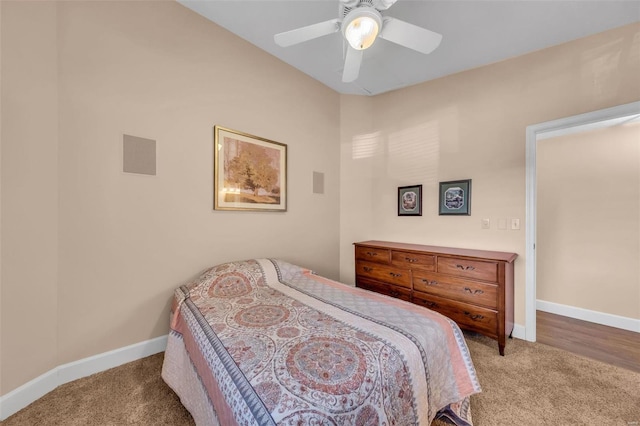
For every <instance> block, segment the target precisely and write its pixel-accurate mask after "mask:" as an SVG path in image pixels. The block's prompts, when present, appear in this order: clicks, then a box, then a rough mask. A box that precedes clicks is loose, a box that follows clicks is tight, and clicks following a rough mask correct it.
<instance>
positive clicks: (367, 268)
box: [362, 266, 373, 272]
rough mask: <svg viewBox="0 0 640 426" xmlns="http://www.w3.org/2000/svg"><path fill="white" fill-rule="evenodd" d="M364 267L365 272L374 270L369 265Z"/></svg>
mask: <svg viewBox="0 0 640 426" xmlns="http://www.w3.org/2000/svg"><path fill="white" fill-rule="evenodd" d="M362 269H364V271H365V272H371V271H373V268H370V267H368V266H363V267H362Z"/></svg>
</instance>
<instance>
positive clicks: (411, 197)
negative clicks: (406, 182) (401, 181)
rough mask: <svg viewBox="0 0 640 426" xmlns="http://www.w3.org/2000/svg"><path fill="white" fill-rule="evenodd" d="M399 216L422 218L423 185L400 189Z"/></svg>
mask: <svg viewBox="0 0 640 426" xmlns="http://www.w3.org/2000/svg"><path fill="white" fill-rule="evenodd" d="M398 216H422V185H412V186H401V187H398Z"/></svg>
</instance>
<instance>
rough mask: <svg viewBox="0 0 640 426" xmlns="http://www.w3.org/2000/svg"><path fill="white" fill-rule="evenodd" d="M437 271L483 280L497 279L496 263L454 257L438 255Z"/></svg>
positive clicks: (494, 280)
mask: <svg viewBox="0 0 640 426" xmlns="http://www.w3.org/2000/svg"><path fill="white" fill-rule="evenodd" d="M438 272H440V273H442V274H451V275H457V276H460V277H467V278H474V279H477V280H484V281H492V282H497V281H498V264H497V263H496V262H481V261H477V260H466V259H459V258H455V257H438Z"/></svg>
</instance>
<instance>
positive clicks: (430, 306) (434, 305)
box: [424, 300, 438, 308]
mask: <svg viewBox="0 0 640 426" xmlns="http://www.w3.org/2000/svg"><path fill="white" fill-rule="evenodd" d="M424 306H426V307H427V308H435V307H437V306H438V304H437V303H436V302H429V301H428V300H425V301H424Z"/></svg>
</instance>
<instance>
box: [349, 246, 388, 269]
mask: <svg viewBox="0 0 640 426" xmlns="http://www.w3.org/2000/svg"><path fill="white" fill-rule="evenodd" d="M356 259H359V260H366V261H367V262H376V263H384V264H387V265H388V264H389V263H390V261H391V252H390V250H385V249H376V248H371V247H359V246H356Z"/></svg>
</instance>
